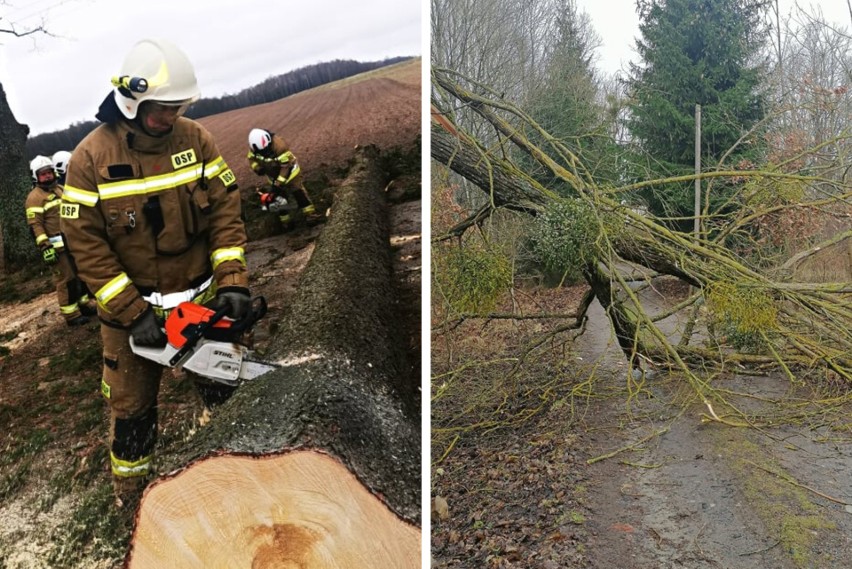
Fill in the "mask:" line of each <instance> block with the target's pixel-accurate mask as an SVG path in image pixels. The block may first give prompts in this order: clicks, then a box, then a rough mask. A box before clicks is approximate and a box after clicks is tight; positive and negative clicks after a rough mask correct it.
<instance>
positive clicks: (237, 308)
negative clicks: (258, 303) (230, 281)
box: [213, 287, 251, 320]
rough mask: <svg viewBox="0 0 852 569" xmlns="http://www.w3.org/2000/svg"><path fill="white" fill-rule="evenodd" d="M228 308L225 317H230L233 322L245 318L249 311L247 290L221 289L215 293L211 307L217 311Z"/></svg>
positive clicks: (249, 301) (235, 288)
mask: <svg viewBox="0 0 852 569" xmlns="http://www.w3.org/2000/svg"><path fill="white" fill-rule="evenodd" d="M224 306H228V307H229V309H228V312H226V313H225V315H226V316H230V317H231V318H233V319H234V320H239V319H241V318H243V317H244V316H246V315H247V314H248V313H249V310H251V298H250V297H249V293H248V289H244V288H239V287H228V288H221V289H219V291H218V292H217V293H216V300H215V301H214V303H213V307H214V308H215V309H216V310H218V309H220V308H223V307H224Z"/></svg>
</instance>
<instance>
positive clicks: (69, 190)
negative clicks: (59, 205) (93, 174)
mask: <svg viewBox="0 0 852 569" xmlns="http://www.w3.org/2000/svg"><path fill="white" fill-rule="evenodd" d="M62 199H64V200H65V201H67V202H73V203H78V204H82V205H87V206H89V207H93V206H94V205H95V204H97V203H98V199H99V197H98V193H97V192H91V191H89V190H83V189H81V188H75V187H74V186H65V192H64V193H63V194H62Z"/></svg>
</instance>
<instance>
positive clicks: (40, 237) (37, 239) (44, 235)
mask: <svg viewBox="0 0 852 569" xmlns="http://www.w3.org/2000/svg"><path fill="white" fill-rule="evenodd" d="M46 240H47V235H46V234H44V233H42V234H41V235H39V236H38V237H36V245H41V243H42V241H46Z"/></svg>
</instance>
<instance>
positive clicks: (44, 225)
mask: <svg viewBox="0 0 852 569" xmlns="http://www.w3.org/2000/svg"><path fill="white" fill-rule="evenodd" d="M61 198H62V186H60V185H58V184H53V186H51V187H50V188H49V189H46V190H45V189H44V188H42V187H41V186H38V185H36V186H34V187H33V189H32V191H31V192H30V193H29V195H28V196H27V201H26V206H25V207H26V208H27V225H29V226H30V230H31V231H32V232H33V237H35V243H36V245H38V247H39V248H40V249H44V248H45V247H47V243H48V242H49V243H50V244H51V245H53V246H54V247H55V248H56V250H57V251H62V250H63V248H64V244H63V242H62V236H61V235H60V234H59V206H60V204H61V203H62V200H61Z"/></svg>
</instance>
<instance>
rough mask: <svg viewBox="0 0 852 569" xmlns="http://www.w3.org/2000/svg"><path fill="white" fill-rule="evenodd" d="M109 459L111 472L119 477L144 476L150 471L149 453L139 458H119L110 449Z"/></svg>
mask: <svg viewBox="0 0 852 569" xmlns="http://www.w3.org/2000/svg"><path fill="white" fill-rule="evenodd" d="M109 461H110V463H112V473H113V474H114V475H115V476H118V477H120V478H132V477H134V476H145V475H146V474H148V473H149V472H150V471H151V455H148V456H143V457H142V458H140V459H139V460H121V459H120V458H118V457H117V456H115V455H114V454H113V452H112V451H110V452H109Z"/></svg>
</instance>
